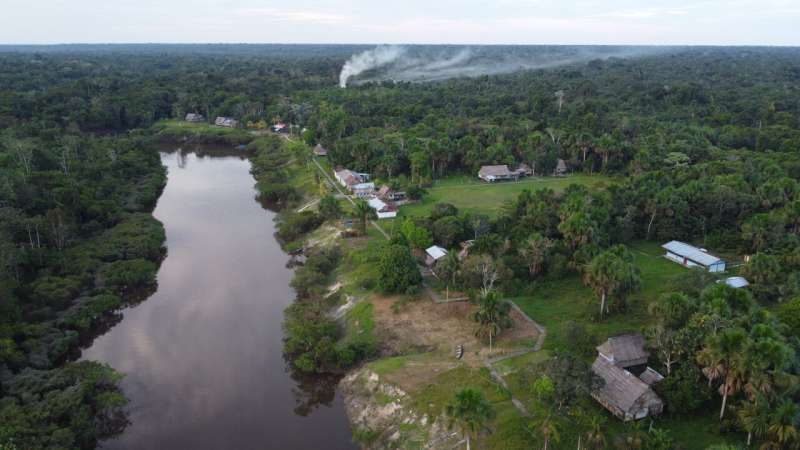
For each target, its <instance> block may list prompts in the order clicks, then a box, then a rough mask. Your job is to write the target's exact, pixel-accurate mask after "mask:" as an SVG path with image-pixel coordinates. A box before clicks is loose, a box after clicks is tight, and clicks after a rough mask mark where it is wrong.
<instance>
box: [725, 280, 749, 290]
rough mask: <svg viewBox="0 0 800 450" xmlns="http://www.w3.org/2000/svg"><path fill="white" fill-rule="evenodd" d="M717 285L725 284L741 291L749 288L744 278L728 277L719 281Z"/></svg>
mask: <svg viewBox="0 0 800 450" xmlns="http://www.w3.org/2000/svg"><path fill="white" fill-rule="evenodd" d="M717 283H725V284H727V285H728V286H730V287H732V288H734V289H743V288H746V287H747V286H750V282H749V281H747V278H745V277H728V278H726V279H724V280H719V281H717Z"/></svg>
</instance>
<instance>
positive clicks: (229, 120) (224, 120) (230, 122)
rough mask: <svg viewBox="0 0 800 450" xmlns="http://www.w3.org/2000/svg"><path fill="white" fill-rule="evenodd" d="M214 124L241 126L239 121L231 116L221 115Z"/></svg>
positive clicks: (231, 126) (232, 126)
mask: <svg viewBox="0 0 800 450" xmlns="http://www.w3.org/2000/svg"><path fill="white" fill-rule="evenodd" d="M214 125H216V126H218V127H225V128H236V127H238V126H239V121H238V120H236V119H232V118H230V117H222V116H220V117H217V119H216V120H215V121H214Z"/></svg>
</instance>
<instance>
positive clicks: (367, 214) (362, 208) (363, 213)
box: [353, 198, 378, 234]
mask: <svg viewBox="0 0 800 450" xmlns="http://www.w3.org/2000/svg"><path fill="white" fill-rule="evenodd" d="M353 214H354V215H355V216H356V217H358V220H359V228H360V231H361V234H367V221H368V220H370V219H376V218H377V217H378V215H377V214H376V213H375V210H374V209H372V207H371V206H369V203H367V202H366V201H365V200H364V199H361V198H359V199H357V200H356V201H355V203H353Z"/></svg>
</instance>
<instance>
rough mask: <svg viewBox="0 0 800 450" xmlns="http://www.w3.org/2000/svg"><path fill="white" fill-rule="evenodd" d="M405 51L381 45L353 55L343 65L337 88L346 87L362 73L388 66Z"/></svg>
mask: <svg viewBox="0 0 800 450" xmlns="http://www.w3.org/2000/svg"><path fill="white" fill-rule="evenodd" d="M404 52H405V49H404V48H403V47H398V46H394V45H382V46H380V47H376V48H374V49H372V50H367V51H365V52H363V53H359V54H357V55H353V56H351V57H350V59H348V60H347V62H346V63H344V67H342V73H340V74H339V87H347V80H348V79H349V78H350V77H352V76H356V75H358V74H360V73H362V72H364V71H367V70H370V69H374V68H376V67H381V66H384V65H386V64H389V63H390V62H392V61H396V60H397V59H398V58H400V57H401V56H402V55H403V53H404Z"/></svg>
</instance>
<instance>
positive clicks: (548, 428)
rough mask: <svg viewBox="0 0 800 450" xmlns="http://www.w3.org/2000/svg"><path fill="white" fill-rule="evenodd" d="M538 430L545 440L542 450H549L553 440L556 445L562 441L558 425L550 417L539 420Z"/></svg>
mask: <svg viewBox="0 0 800 450" xmlns="http://www.w3.org/2000/svg"><path fill="white" fill-rule="evenodd" d="M536 428H537V429H538V431H539V433H540V434H541V435H542V439H544V446H543V447H542V450H547V446H548V445H550V441H551V440H552V441H553V442H555V443H558V442H559V441H560V440H561V435H560V434H559V431H558V424H557V423H556V422H555V421H554V420H553V418H552V417H551V416H549V415H547V416H544V417H542V418H541V419H539V420H538V423H537V424H536Z"/></svg>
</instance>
